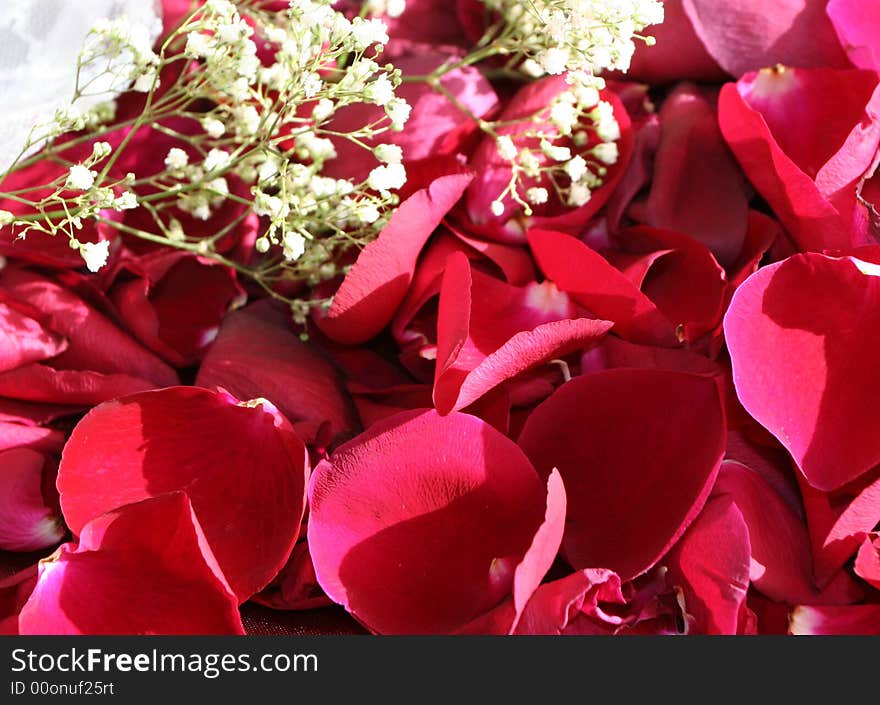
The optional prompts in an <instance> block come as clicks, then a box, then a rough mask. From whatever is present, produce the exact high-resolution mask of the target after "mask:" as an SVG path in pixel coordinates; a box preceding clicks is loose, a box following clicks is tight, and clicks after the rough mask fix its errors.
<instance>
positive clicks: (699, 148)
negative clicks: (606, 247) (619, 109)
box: [632, 85, 750, 265]
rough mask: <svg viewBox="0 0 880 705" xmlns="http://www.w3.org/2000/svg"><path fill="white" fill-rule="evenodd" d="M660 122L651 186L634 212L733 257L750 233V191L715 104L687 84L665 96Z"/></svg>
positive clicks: (723, 257)
mask: <svg viewBox="0 0 880 705" xmlns="http://www.w3.org/2000/svg"><path fill="white" fill-rule="evenodd" d="M660 122H661V126H662V132H661V136H660V144H659V146H658V150H657V155H656V158H655V162H654V178H653V181H652V183H651V190H650V193H649V194H648V199H647V201H646V203H645V204H644V206H643V208H639V209H638V212H635V211H633V213H632V214H633V216H634V217H636V219H637V220H640V221H642V222H644V223H646V224H647V225H653V226H655V227H658V228H666V229H668V230H675V231H678V232H681V233H685V234H686V235H690V236H691V237H693V238H694V239H695V240H698V241H699V242H701V243H703V244H704V245H706V247H708V248H709V249H710V250H711V251H712V253H713V254H714V255H715V256H716V257H717V258H718V261H719V262H721V264H724V265H728V264H731V263H733V262H734V261H736V258H737V257H738V256H739V253H740V250H741V249H742V244H743V241H744V239H745V236H746V230H747V227H748V215H749V204H748V202H749V196H750V194H749V193H748V192H747V189H748V186H747V183H746V180H745V177H744V176H743V174H742V171H741V170H740V168H739V165H738V164H737V162H736V160H735V159H734V157H733V155H732V154H731V152H730V150H729V148H728V147H727V144H726V143H725V142H724V138H723V137H722V135H721V132H720V131H719V129H718V120H717V117H716V115H715V109H714V105H713V104H712V103H710V101H709V99H708V97H707V96H705V95H704V94H703V93H702V92H701V91H699V90H698V89H696V88H695V87H693V86H688V85H684V86H681V87H679V88H678V89H676V90H675V91H674V92H673V93H672V94H671V95H670V96H669V97H668V98H666V100H665V101H664V103H663V107H662V108H661V110H660Z"/></svg>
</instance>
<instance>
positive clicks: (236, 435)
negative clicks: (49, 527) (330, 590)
mask: <svg viewBox="0 0 880 705" xmlns="http://www.w3.org/2000/svg"><path fill="white" fill-rule="evenodd" d="M307 478H308V460H307V458H306V451H305V447H304V446H303V444H302V441H300V440H299V438H298V437H297V436H296V434H295V433H294V432H293V429H292V428H291V427H290V425H289V423H288V422H287V421H286V420H285V419H284V417H283V416H281V414H280V413H279V412H278V411H277V410H276V409H275V408H274V407H273V406H272V405H271V404H269V403H268V402H265V401H262V402H260V401H257V402H238V401H237V400H236V399H234V398H233V397H230V396H228V395H226V394H219V393H216V392H211V391H208V390H204V389H199V388H197V387H171V388H168V389H163V390H159V391H155V392H145V393H142V394H133V395H131V396H128V397H123V398H121V399H118V400H116V401H112V402H107V403H105V404H102V405H101V406H98V407H96V408H95V409H93V410H92V411H91V412H89V413H88V414H87V415H86V416H85V417H84V418H83V420H82V421H80V423H79V424H78V425H77V427H76V428H75V429H74V430H73V433H72V435H71V437H70V439H69V440H68V442H67V445H66V446H65V448H64V455H63V456H62V460H61V467H60V469H59V472H58V490H59V492H60V493H61V507H62V510H63V513H64V517H65V519H66V520H67V523H68V526H70V528H71V530H72V531H73V532H74V534H79V533H80V531H82V529H83V527H84V526H85V524H86V522H88V521H89V520H91V519H93V518H94V517H96V516H98V515H99V514H101V513H102V512H105V511H110V510H112V509H115V508H116V507H119V506H121V505H123V504H127V503H129V502H135V501H138V500H141V499H144V498H147V497H153V496H156V495H159V494H162V493H165V492H172V491H175V490H185V491H186V492H187V494H188V495H189V497H190V500H191V501H192V503H193V509H194V510H195V512H196V515H197V516H198V518H199V523H200V524H201V526H202V528H203V529H204V531H205V535H206V536H207V538H208V541H209V543H210V545H211V549H212V551H213V552H214V554H215V555H216V556H217V560H218V562H219V564H220V567H221V568H222V570H223V572H224V574H225V575H226V577H227V579H228V580H229V584H230V585H231V586H232V589H233V591H234V592H235V594H236V595H238V597H239V598H240V600H241V601H244V600H245V599H247V598H248V597H249V596H250V595H252V594H254V593H255V592H257V591H258V590H260V589H261V588H263V587H264V586H265V585H266V584H267V583H268V582H269V581H270V580H271V579H272V578H273V577H274V576H275V574H276V573H277V572H278V571H279V570H280V569H281V567H282V566H283V565H284V563H285V561H286V560H287V557H288V555H289V554H290V551H291V549H292V548H293V544H294V542H295V541H296V537H297V534H298V532H299V525H300V520H301V519H302V515H303V510H304V496H305V483H306V480H307Z"/></svg>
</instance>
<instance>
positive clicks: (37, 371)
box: [0, 364, 157, 406]
mask: <svg viewBox="0 0 880 705" xmlns="http://www.w3.org/2000/svg"><path fill="white" fill-rule="evenodd" d="M156 386H157V385H156V384H155V383H153V382H150V381H149V380H146V379H142V378H140V377H132V376H131V375H127V374H102V373H100V372H91V371H80V370H56V369H54V368H52V367H48V366H46V365H41V364H34V365H25V366H24V367H19V368H17V369H15V370H11V371H9V372H3V373H0V396H4V397H12V398H13V399H21V400H24V401H32V402H41V403H44V404H70V405H74V406H93V405H94V404H100V403H101V402H105V401H108V400H110V399H115V398H116V397H120V396H124V395H126V394H134V393H135V392H143V391H146V390H148V389H154V388H155V387H156Z"/></svg>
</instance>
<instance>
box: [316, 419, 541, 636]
mask: <svg viewBox="0 0 880 705" xmlns="http://www.w3.org/2000/svg"><path fill="white" fill-rule="evenodd" d="M545 496H546V491H545V489H544V488H543V487H542V483H541V481H540V480H539V479H538V476H537V474H536V473H535V471H534V468H532V466H531V463H529V461H528V460H527V459H526V457H525V456H524V455H523V454H522V452H521V451H520V450H519V448H517V447H516V445H515V444H514V443H513V442H512V441H510V440H509V439H507V438H505V437H504V436H502V435H501V434H500V433H499V432H498V431H496V430H494V429H493V428H492V427H491V426H489V425H488V424H486V423H484V422H483V421H481V420H480V419H477V418H476V417H473V416H468V415H465V414H460V413H453V414H450V415H449V416H445V417H441V416H439V415H438V414H437V413H436V412H435V411H423V410H422V411H412V412H404V413H401V414H398V415H397V416H394V417H391V418H388V419H385V420H383V421H380V422H378V423H376V424H374V425H373V426H372V427H371V428H370V429H369V431H367V432H366V433H364V434H362V435H360V436H358V437H357V438H355V439H354V440H352V441H350V442H349V443H346V444H345V445H343V446H340V447H339V448H338V449H337V450H336V452H335V453H333V455H331V456H330V458H329V459H328V460H325V461H322V462H321V463H319V464H318V466H317V467H316V468H315V472H314V474H313V476H312V481H311V486H310V489H309V500H310V515H309V532H308V536H309V548H310V551H311V554H312V559H313V561H314V564H315V572H316V573H317V576H318V581H319V582H320V584H321V587H322V588H323V589H324V591H325V592H326V593H327V594H328V595H329V596H330V597H331V598H332V599H333V600H334V601H335V602H337V603H339V604H342V605H343V606H344V607H345V608H346V609H347V610H349V612H351V614H352V615H354V616H355V617H356V618H357V619H358V620H360V621H361V622H363V623H364V624H365V625H366V626H368V627H369V628H370V629H372V630H373V631H376V632H380V633H446V632H452V631H455V630H457V629H459V628H461V627H462V626H463V625H464V624H466V623H467V622H469V621H470V620H472V619H474V618H475V617H476V616H478V615H480V614H483V613H484V612H486V611H488V610H489V609H491V608H493V607H495V606H496V605H497V604H498V603H499V602H500V601H501V600H502V599H504V598H505V597H506V596H507V595H509V594H510V592H511V590H512V589H514V584H515V582H516V581H517V578H516V577H515V576H516V572H517V566H518V565H520V564H521V563H522V560H523V556H525V555H526V553H527V551H528V550H529V546H530V545H532V544H533V542H534V543H535V544H540V545H542V546H543V545H546V546H549V544H551V543H552V541H549V538H552V537H550V536H542V537H539V538H538V539H535V533H536V532H537V531H538V528H539V527H540V526H541V525H542V523H543V522H544V520H545ZM551 504H552V505H554V506H556V501H555V500H552V501H551ZM548 533H552V531H548ZM541 552H542V553H543V549H541ZM551 552H552V553H555V550H552V551H551ZM544 563H545V559H541V560H536V561H535V562H531V561H529V564H528V565H527V566H526V567H525V568H522V571H523V572H524V573H528V574H529V575H527V576H524V577H529V580H526V583H528V584H532V583H534V580H533V579H532V578H534V576H535V575H537V572H540V570H537V571H535V570H534V569H535V567H536V566H538V564H540V565H544ZM520 599H522V596H521V597H520Z"/></svg>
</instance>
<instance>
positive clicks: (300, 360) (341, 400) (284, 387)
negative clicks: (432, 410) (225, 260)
mask: <svg viewBox="0 0 880 705" xmlns="http://www.w3.org/2000/svg"><path fill="white" fill-rule="evenodd" d="M196 384H197V385H199V386H201V387H207V388H223V389H225V390H226V391H228V392H229V393H231V394H232V395H233V396H235V397H237V398H239V399H253V398H255V397H263V398H265V399H268V400H269V401H271V402H272V403H273V404H274V405H275V406H277V407H278V409H279V410H280V411H281V413H283V414H284V416H285V417H286V418H287V419H288V420H289V421H290V422H291V423H292V424H294V427H295V428H297V431H298V432H299V433H300V435H301V436H302V437H303V438H304V439H305V440H306V441H307V442H310V443H312V442H314V441H315V440H316V435H317V434H318V432H319V430H320V429H321V427H322V426H323V425H324V424H329V432H330V434H331V437H333V438H335V437H338V436H340V435H346V434H350V433H352V432H354V431H356V430H357V429H358V425H359V424H358V419H357V416H356V414H355V412H354V407H353V406H352V402H351V400H350V399H349V397H348V394H347V393H346V392H345V389H344V386H343V379H342V375H341V374H340V373H339V371H338V370H337V369H336V368H335V367H334V366H333V364H332V363H331V362H330V361H329V360H328V359H326V358H325V357H324V356H323V355H321V353H320V352H318V350H317V348H315V347H314V346H312V345H307V344H306V343H303V342H302V341H301V340H300V339H299V337H298V336H297V335H296V334H295V333H294V332H293V330H292V328H291V325H290V321H289V316H287V315H285V313H284V312H283V311H281V310H279V309H278V308H276V307H274V306H273V305H272V304H271V303H269V302H266V301H263V302H259V303H256V304H253V305H251V306H248V307H247V308H245V309H242V310H240V311H235V312H234V313H231V314H229V315H227V316H226V318H224V319H223V325H222V327H221V328H220V334H219V335H218V336H217V340H215V341H214V343H213V345H212V346H211V348H210V349H209V350H208V354H207V355H206V356H205V360H204V362H203V363H202V366H201V367H200V368H199V374H198V376H197V377H196Z"/></svg>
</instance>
